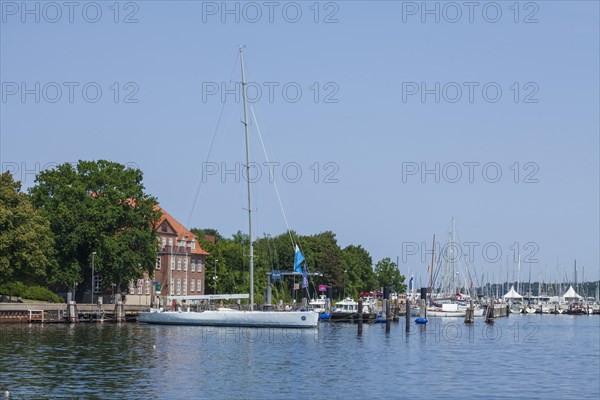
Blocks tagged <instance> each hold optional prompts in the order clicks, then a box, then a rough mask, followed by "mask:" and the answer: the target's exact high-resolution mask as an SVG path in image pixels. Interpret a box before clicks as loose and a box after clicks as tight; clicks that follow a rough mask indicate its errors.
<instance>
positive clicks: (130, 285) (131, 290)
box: [129, 279, 135, 295]
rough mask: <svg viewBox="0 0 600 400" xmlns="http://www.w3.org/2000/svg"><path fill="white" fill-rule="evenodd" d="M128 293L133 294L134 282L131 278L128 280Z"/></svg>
mask: <svg viewBox="0 0 600 400" xmlns="http://www.w3.org/2000/svg"><path fill="white" fill-rule="evenodd" d="M129 294H131V295H134V294H135V283H133V279H132V280H130V281H129Z"/></svg>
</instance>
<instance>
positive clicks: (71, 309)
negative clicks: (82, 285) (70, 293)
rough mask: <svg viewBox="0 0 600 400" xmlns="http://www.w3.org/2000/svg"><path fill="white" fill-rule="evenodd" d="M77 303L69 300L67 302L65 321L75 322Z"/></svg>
mask: <svg viewBox="0 0 600 400" xmlns="http://www.w3.org/2000/svg"><path fill="white" fill-rule="evenodd" d="M77 320H78V318H77V305H76V303H75V302H74V301H70V302H69V304H67V321H69V322H71V323H72V322H77Z"/></svg>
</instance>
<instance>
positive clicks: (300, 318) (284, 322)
mask: <svg viewBox="0 0 600 400" xmlns="http://www.w3.org/2000/svg"><path fill="white" fill-rule="evenodd" d="M240 64H241V70H242V97H243V105H244V122H243V125H244V134H245V140H246V176H248V177H249V176H250V149H249V135H248V99H247V93H246V76H245V71H244V48H243V47H241V48H240ZM246 181H247V183H248V188H247V189H248V234H249V239H250V240H249V242H250V244H249V254H250V260H249V266H250V296H249V298H250V310H249V311H241V310H233V309H228V308H219V309H217V310H207V311H200V312H197V311H187V312H185V311H181V310H178V311H160V310H151V311H150V312H146V313H142V314H141V315H140V318H139V321H140V322H143V323H148V324H157V325H201V326H228V327H254V328H315V327H316V326H317V324H318V322H319V313H318V312H315V311H310V310H309V311H255V310H254V251H253V250H254V249H253V244H252V191H251V181H252V180H251V179H247V180H246ZM234 296H235V295H234ZM185 298H186V299H189V300H192V299H194V298H195V299H199V298H200V296H195V297H194V296H185ZM238 298H239V297H238Z"/></svg>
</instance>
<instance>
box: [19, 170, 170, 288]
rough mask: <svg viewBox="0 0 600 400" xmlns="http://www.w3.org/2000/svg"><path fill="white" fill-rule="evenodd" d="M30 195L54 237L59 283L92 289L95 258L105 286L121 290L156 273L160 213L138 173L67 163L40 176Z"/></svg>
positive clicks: (54, 273) (57, 280)
mask: <svg viewBox="0 0 600 400" xmlns="http://www.w3.org/2000/svg"><path fill="white" fill-rule="evenodd" d="M30 193H31V198H32V202H33V204H34V205H35V206H36V207H37V208H38V209H39V210H40V213H41V214H43V215H44V216H46V217H47V218H48V219H49V220H50V226H51V229H52V232H53V233H54V238H55V241H56V249H57V254H58V260H59V264H58V267H57V268H56V270H55V271H53V276H54V278H55V279H56V282H57V283H59V284H62V285H64V286H67V287H71V285H73V284H74V283H81V282H86V285H85V287H86V288H87V287H91V271H90V264H91V258H92V252H96V255H95V257H94V258H95V269H96V271H97V273H99V274H101V275H102V276H103V281H102V282H103V284H104V285H105V286H108V285H110V284H111V283H114V284H116V285H117V287H118V289H119V290H120V289H121V288H122V287H125V286H126V284H127V282H128V281H129V280H131V279H136V278H139V277H141V276H142V275H143V273H144V272H148V273H150V274H152V273H153V272H154V267H155V261H156V252H157V249H158V241H157V234H156V232H155V231H154V228H155V224H156V222H157V221H158V219H159V218H160V211H158V210H157V209H156V208H155V205H156V199H155V198H154V197H152V196H150V195H148V194H147V193H145V191H144V186H143V184H142V172H141V171H140V170H139V169H136V168H127V167H125V166H123V165H121V164H118V163H114V162H110V161H105V160H99V161H79V162H78V164H77V166H76V167H73V166H72V165H71V164H68V163H66V164H62V165H59V166H57V167H56V168H55V169H52V170H47V171H43V172H41V173H40V174H39V175H38V177H37V179H36V184H35V186H34V187H32V188H31V189H30Z"/></svg>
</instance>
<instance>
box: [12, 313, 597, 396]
mask: <svg viewBox="0 0 600 400" xmlns="http://www.w3.org/2000/svg"><path fill="white" fill-rule="evenodd" d="M0 341H1V346H0V389H1V390H2V391H4V390H9V391H10V398H11V399H40V398H81V399H91V398H99V399H100V398H106V399H134V398H135V399H183V398H198V399H204V398H206V399H220V398H227V399H231V398H235V399H239V398H249V399H264V398H277V399H280V398H281V399H284V398H286V399H287V398H291V397H299V398H302V397H304V398H311V399H318V398H336V399H337V398H346V399H350V398H400V397H402V398H405V397H411V398H442V397H443V398H446V399H450V398H456V399H459V398H471V397H473V396H477V397H485V398H543V399H559V398H561V399H566V398H577V399H584V398H589V399H598V398H599V397H600V378H599V375H600V318H599V317H598V316H564V315H557V316H554V315H544V316H539V315H531V316H527V315H524V316H521V315H511V316H510V317H509V318H501V319H498V320H497V321H496V322H495V324H494V325H493V326H491V327H490V326H488V325H485V324H484V323H483V319H482V318H479V319H478V320H477V323H476V324H475V325H474V326H472V327H468V326H466V325H464V324H463V323H462V320H461V319H456V320H452V319H430V322H429V324H428V325H427V327H425V328H423V327H420V326H417V325H414V324H413V325H412V326H411V333H410V335H408V336H407V335H406V334H405V332H404V325H403V324H402V323H399V324H393V325H392V330H391V333H390V334H389V335H386V334H385V331H384V326H383V325H368V326H365V327H364V332H363V335H362V337H357V335H356V325H342V324H329V323H323V324H321V325H320V326H319V329H317V330H280V329H233V328H228V329H227V328H210V327H206V328H201V327H184V326H181V327H178V326H172V327H169V326H149V325H142V324H135V323H128V324H118V325H117V324H77V325H72V326H69V325H62V324H61V325H50V324H48V325H26V324H23V325H0Z"/></svg>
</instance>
